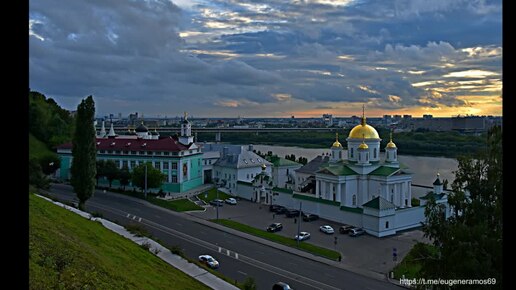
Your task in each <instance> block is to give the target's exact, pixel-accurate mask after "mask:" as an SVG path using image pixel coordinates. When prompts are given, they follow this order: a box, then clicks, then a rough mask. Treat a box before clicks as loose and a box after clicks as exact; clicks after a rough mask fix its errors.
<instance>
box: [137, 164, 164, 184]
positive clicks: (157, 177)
mask: <svg viewBox="0 0 516 290" xmlns="http://www.w3.org/2000/svg"><path fill="white" fill-rule="evenodd" d="M145 166H147V188H158V187H161V185H162V184H163V179H165V174H163V173H161V171H159V170H158V169H156V168H154V167H153V166H152V164H151V163H150V162H147V163H145V164H140V165H138V166H136V167H135V168H134V169H133V173H132V182H133V185H134V186H137V187H139V188H141V189H144V188H145Z"/></svg>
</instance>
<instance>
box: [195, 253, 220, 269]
mask: <svg viewBox="0 0 516 290" xmlns="http://www.w3.org/2000/svg"><path fill="white" fill-rule="evenodd" d="M199 261H200V262H202V263H204V264H206V265H207V266H208V267H210V268H212V269H216V268H218V267H219V262H218V261H217V260H215V258H213V257H212V256H210V255H200V256H199Z"/></svg>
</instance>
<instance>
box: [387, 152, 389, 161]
mask: <svg viewBox="0 0 516 290" xmlns="http://www.w3.org/2000/svg"><path fill="white" fill-rule="evenodd" d="M389 158H390V155H389V151H387V159H389Z"/></svg>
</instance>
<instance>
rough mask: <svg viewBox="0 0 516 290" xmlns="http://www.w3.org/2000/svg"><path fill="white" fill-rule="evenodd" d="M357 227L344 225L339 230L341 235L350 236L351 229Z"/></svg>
mask: <svg viewBox="0 0 516 290" xmlns="http://www.w3.org/2000/svg"><path fill="white" fill-rule="evenodd" d="M354 228H355V227H354V226H352V225H342V226H340V228H339V233H341V234H348V233H349V231H350V230H351V229H354Z"/></svg>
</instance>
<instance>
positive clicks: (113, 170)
mask: <svg viewBox="0 0 516 290" xmlns="http://www.w3.org/2000/svg"><path fill="white" fill-rule="evenodd" d="M104 174H105V175H106V178H107V180H108V181H109V188H111V184H112V183H113V180H115V179H117V178H118V176H119V175H120V170H119V169H118V167H117V166H116V164H115V161H113V160H108V161H106V163H105V164H104Z"/></svg>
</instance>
